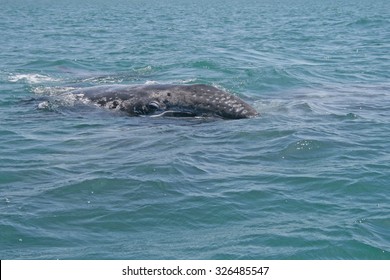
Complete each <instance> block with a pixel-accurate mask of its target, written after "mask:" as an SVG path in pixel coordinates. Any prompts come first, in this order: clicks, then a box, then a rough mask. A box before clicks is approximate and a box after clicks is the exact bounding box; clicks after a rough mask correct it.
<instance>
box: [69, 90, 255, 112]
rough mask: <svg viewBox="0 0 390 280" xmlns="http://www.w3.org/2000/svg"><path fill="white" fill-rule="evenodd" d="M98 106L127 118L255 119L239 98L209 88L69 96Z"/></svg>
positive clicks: (90, 92)
mask: <svg viewBox="0 0 390 280" xmlns="http://www.w3.org/2000/svg"><path fill="white" fill-rule="evenodd" d="M71 93H72V94H75V95H77V96H78V97H80V98H83V99H86V100H88V101H91V102H93V103H95V104H98V105H99V106H102V107H106V108H109V109H114V110H121V111H125V112H126V113H127V114H128V115H130V116H139V115H151V116H170V117H197V116H199V117H221V118H226V119H242V118H249V117H253V116H256V115H258V113H257V112H256V110H255V109H254V108H252V107H251V106H250V105H249V104H247V103H245V102H244V101H243V100H241V99H240V98H238V97H236V96H234V95H232V94H229V93H227V92H225V91H223V90H220V89H218V88H216V87H213V86H209V85H202V84H196V85H160V84H156V85H139V86H137V85H103V86H94V87H87V88H81V89H77V90H74V91H72V92H71Z"/></svg>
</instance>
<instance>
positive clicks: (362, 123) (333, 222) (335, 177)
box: [0, 0, 390, 259]
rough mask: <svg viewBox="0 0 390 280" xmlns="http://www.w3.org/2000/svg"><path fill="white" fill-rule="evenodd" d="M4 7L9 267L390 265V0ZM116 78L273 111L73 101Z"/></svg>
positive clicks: (0, 13) (0, 90)
mask: <svg viewBox="0 0 390 280" xmlns="http://www.w3.org/2000/svg"><path fill="white" fill-rule="evenodd" d="M0 3H1V9H0V37H1V38H2V43H1V44H0V237H1V239H0V258H1V259H390V204H389V202H390V154H389V151H390V142H389V139H390V138H389V134H390V116H389V109H390V83H389V80H390V20H389V19H390V2H389V1H387V0H372V1H360V0H356V1H353V0H350V1H341V0H340V1H336V0H330V1H314V0H313V1H310V0H298V1H291V0H280V1H274V0H264V1H255V0H253V1H250V0H244V1H233V0H224V1H222V0H221V1H218V0H215V1H214V0H208V1H189V0H187V1H186V0H182V1H181V0H169V1H152V0H145V1H141V0H134V1H131V0H129V1H125V0H113V1H92V0H91V1H78V0H77V1H76V0H75V1H39V0H38V1H21V0H12V1H11V0H10V1H7V0H0ZM118 83H120V84H147V83H170V84H193V83H205V84H209V85H214V86H217V87H220V88H223V89H225V90H227V91H229V92H231V93H233V94H235V95H238V96H239V97H241V98H242V99H244V100H245V101H247V102H248V103H250V104H251V105H253V106H254V107H255V108H256V109H257V110H258V111H259V112H260V116H259V117H256V118H253V119H245V120H233V121H225V120H199V119H172V118H161V119H158V118H157V119H156V118H153V119H152V118H142V117H127V116H123V115H121V114H117V113H115V112H108V111H106V110H104V109H102V108H95V107H92V106H89V105H86V104H78V103H76V102H74V100H70V99H69V98H65V97H64V95H63V93H64V92H66V91H68V90H70V89H72V88H78V87H82V86H90V85H100V84H118ZM47 100H50V101H51V102H50V105H48V104H49V103H47Z"/></svg>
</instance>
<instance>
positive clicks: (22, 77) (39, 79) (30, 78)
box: [8, 74, 59, 84]
mask: <svg viewBox="0 0 390 280" xmlns="http://www.w3.org/2000/svg"><path fill="white" fill-rule="evenodd" d="M8 80H9V81H10V82H13V83H16V82H19V81H25V82H27V83H28V84H39V83H43V82H58V81H59V79H56V78H52V77H49V76H46V75H41V74H15V75H10V76H9V78H8Z"/></svg>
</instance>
